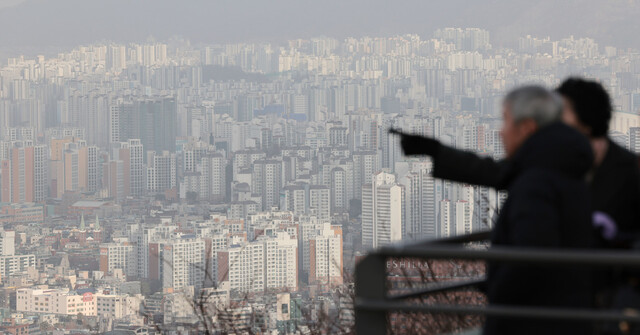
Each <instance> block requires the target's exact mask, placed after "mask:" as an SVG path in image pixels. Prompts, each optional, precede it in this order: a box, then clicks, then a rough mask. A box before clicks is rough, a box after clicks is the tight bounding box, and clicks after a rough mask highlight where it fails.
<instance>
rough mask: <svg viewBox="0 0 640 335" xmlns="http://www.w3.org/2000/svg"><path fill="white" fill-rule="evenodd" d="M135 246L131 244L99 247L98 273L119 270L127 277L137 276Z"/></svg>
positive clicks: (102, 245)
mask: <svg viewBox="0 0 640 335" xmlns="http://www.w3.org/2000/svg"><path fill="white" fill-rule="evenodd" d="M136 251H137V250H136V246H135V245H134V243H131V242H122V243H103V244H101V245H100V271H102V272H104V273H110V272H113V270H115V269H121V270H122V271H124V273H125V274H126V275H127V276H129V277H136V276H137V275H138V257H137V253H136Z"/></svg>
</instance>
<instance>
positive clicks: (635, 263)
mask: <svg viewBox="0 0 640 335" xmlns="http://www.w3.org/2000/svg"><path fill="white" fill-rule="evenodd" d="M370 255H377V256H383V257H409V258H429V259H451V258H453V259H465V260H485V261H492V262H500V263H544V265H566V264H571V265H588V266H620V267H633V268H635V267H640V253H634V252H630V251H611V250H597V251H596V250H593V249H591V250H589V249H549V248H519V247H505V246H495V247H491V248H489V249H487V250H478V249H465V248H463V247H461V246H452V245H441V244H431V245H429V246H428V247H415V246H410V247H403V246H395V247H394V246H388V247H383V248H380V249H379V250H377V251H374V252H372V253H371V254H370Z"/></svg>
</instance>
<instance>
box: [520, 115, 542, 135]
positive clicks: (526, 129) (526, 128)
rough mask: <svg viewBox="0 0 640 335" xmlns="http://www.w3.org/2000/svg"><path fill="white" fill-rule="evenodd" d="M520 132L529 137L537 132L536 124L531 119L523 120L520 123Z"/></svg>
mask: <svg viewBox="0 0 640 335" xmlns="http://www.w3.org/2000/svg"><path fill="white" fill-rule="evenodd" d="M520 130H521V131H522V132H523V133H524V134H526V136H527V137H529V136H531V135H533V133H535V132H536V131H538V124H537V123H536V121H534V120H533V119H525V120H522V121H520Z"/></svg>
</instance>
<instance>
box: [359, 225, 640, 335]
mask: <svg viewBox="0 0 640 335" xmlns="http://www.w3.org/2000/svg"><path fill="white" fill-rule="evenodd" d="M488 238H489V233H488V232H482V233H476V234H471V235H467V236H461V237H454V238H448V239H440V240H430V241H423V242H417V243H400V244H395V245H390V246H386V247H383V248H380V249H377V250H375V251H372V252H371V253H369V254H368V255H367V256H366V257H364V258H363V259H362V260H360V261H359V263H358V264H357V266H356V273H355V303H354V309H355V328H356V332H357V334H368V335H369V334H370V335H378V334H392V333H393V334H411V333H429V334H450V333H459V334H480V333H481V331H480V329H481V327H482V320H483V317H484V316H492V317H502V318H531V319H548V320H551V319H554V320H571V321H579V322H597V323H601V324H602V323H606V322H616V323H619V324H621V325H622V324H627V325H628V324H640V312H629V311H626V312H624V313H623V312H621V311H616V310H603V309H569V308H555V307H554V308H552V307H531V306H512V305H510V306H502V305H500V306H499V305H487V304H486V297H484V294H483V293H482V292H481V291H480V290H478V287H480V286H481V285H482V284H483V283H484V282H485V277H484V271H476V270H477V269H478V268H477V267H467V268H468V269H469V268H470V269H472V271H467V273H465V274H464V275H462V276H440V278H439V280H433V279H434V277H433V272H431V273H430V276H431V277H428V278H427V277H426V276H424V274H419V273H418V274H417V275H416V273H415V271H414V272H413V273H411V271H409V270H405V271H401V272H400V273H399V274H398V272H397V271H396V273H395V274H394V273H392V272H393V271H390V269H389V265H390V264H394V263H393V262H394V261H396V262H397V260H403V262H406V260H410V262H411V263H410V264H414V263H415V262H418V264H420V262H421V261H420V260H423V261H425V262H426V261H430V262H441V263H440V264H443V262H444V264H446V263H447V262H454V260H455V262H463V263H464V264H466V265H468V264H471V263H474V264H480V266H483V264H484V262H486V261H491V262H495V263H517V264H531V265H539V264H544V265H545V266H546V265H557V266H569V265H571V266H584V267H587V268H594V269H596V268H599V269H612V268H616V269H634V268H640V253H637V252H629V251H613V250H569V249H562V250H555V249H548V248H544V249H543V248H514V247H492V248H488V247H486V246H487V245H488V244H487V243H486V242H487V240H488ZM483 246H484V247H483ZM403 264H406V263H403ZM426 264H438V263H426ZM405 268H407V267H406V266H405ZM411 268H414V266H411ZM474 269H475V270H474ZM430 271H431V270H430ZM420 281H423V282H422V283H419V282H420ZM400 282H406V283H408V284H407V285H398V283H400ZM447 295H455V296H457V297H458V298H459V297H463V299H437V298H433V297H436V296H439V297H443V296H445V297H446V296H447ZM470 298H471V299H470ZM408 316H409V317H408ZM416 316H422V318H420V317H416ZM433 318H440V319H439V322H450V323H454V324H451V325H449V326H450V327H443V328H442V329H449V330H446V331H441V332H438V331H434V330H433V329H431V330H425V328H424V325H425V324H426V323H428V322H430V321H433V320H434V319H433ZM412 323H416V324H418V327H419V328H420V329H416V328H413V327H415V326H416V324H412Z"/></svg>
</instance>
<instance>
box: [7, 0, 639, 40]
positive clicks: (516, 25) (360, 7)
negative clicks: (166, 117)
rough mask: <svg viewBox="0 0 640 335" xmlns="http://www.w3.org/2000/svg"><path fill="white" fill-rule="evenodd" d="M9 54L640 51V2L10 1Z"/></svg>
mask: <svg viewBox="0 0 640 335" xmlns="http://www.w3.org/2000/svg"><path fill="white" fill-rule="evenodd" d="M5 1H9V2H11V3H18V4H17V5H13V6H10V7H1V6H0V50H1V49H2V48H3V46H4V47H5V48H12V47H17V46H71V45H77V44H82V43H88V42H93V41H97V40H113V41H119V42H129V41H142V40H145V39H146V38H147V37H149V36H154V37H155V38H157V39H166V38H168V37H170V36H174V35H179V36H184V37H187V38H189V39H191V40H192V41H194V42H212V43H215V42H230V41H247V40H249V41H257V40H285V39H289V38H306V37H312V36H320V35H326V36H334V37H345V36H361V35H376V36H379V35H382V36H384V35H393V34H398V33H418V34H421V35H423V36H430V35H431V33H432V32H433V30H435V29H437V28H440V27H447V26H459V27H480V28H486V29H489V30H490V31H491V32H492V34H493V40H494V44H498V45H500V44H510V43H513V42H514V41H515V38H516V37H517V36H522V35H526V34H532V35H538V36H547V35H551V36H552V37H556V38H557V37H565V36H568V35H575V36H589V37H594V38H596V39H597V40H598V41H599V42H600V43H602V44H610V45H615V46H619V47H628V46H632V47H638V48H640V34H639V32H640V20H637V18H638V17H640V5H639V4H638V3H637V2H636V1H634V0H562V1H555V0H538V1H531V0H485V1H480V0H172V1H169V0H24V1H23V2H19V1H18V0H5Z"/></svg>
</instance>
